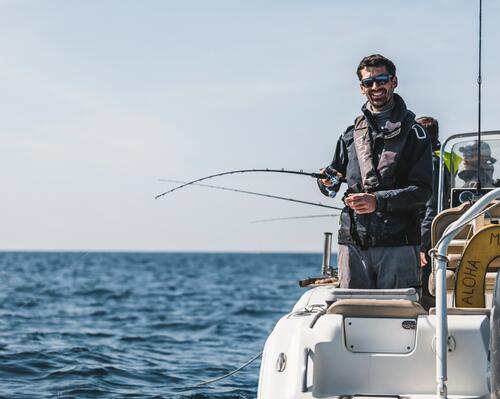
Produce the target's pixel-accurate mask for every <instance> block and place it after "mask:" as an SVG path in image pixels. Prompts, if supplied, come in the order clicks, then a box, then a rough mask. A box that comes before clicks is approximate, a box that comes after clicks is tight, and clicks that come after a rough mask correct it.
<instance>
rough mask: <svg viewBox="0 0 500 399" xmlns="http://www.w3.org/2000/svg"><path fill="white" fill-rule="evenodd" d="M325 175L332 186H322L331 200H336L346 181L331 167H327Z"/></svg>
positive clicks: (324, 171)
mask: <svg viewBox="0 0 500 399" xmlns="http://www.w3.org/2000/svg"><path fill="white" fill-rule="evenodd" d="M323 174H324V175H325V176H326V177H327V179H328V180H330V182H331V183H332V184H331V185H330V186H326V185H324V184H322V183H320V184H321V186H322V188H323V189H324V190H325V192H326V193H327V195H328V196H329V197H330V198H335V196H336V195H337V193H338V191H339V189H340V185H341V184H342V182H343V181H344V179H343V178H342V175H341V174H340V173H339V172H337V170H335V169H334V168H332V167H331V166H327V167H326V168H325V169H324V170H323Z"/></svg>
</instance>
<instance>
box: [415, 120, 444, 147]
mask: <svg viewBox="0 0 500 399" xmlns="http://www.w3.org/2000/svg"><path fill="white" fill-rule="evenodd" d="M415 121H416V122H417V123H419V124H421V125H422V126H423V127H425V130H427V133H429V137H430V139H431V140H432V141H436V140H437V139H438V137H439V122H438V121H437V119H434V118H432V117H430V116H420V117H418V118H417V119H415Z"/></svg>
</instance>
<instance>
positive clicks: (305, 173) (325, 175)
mask: <svg viewBox="0 0 500 399" xmlns="http://www.w3.org/2000/svg"><path fill="white" fill-rule="evenodd" d="M255 172H262V173H286V174H292V175H301V176H309V177H313V178H315V179H327V178H331V176H329V175H327V174H324V173H311V172H304V171H302V170H300V171H296V170H286V169H283V168H282V169H269V168H266V169H239V170H230V171H229V172H222V173H216V174H213V175H210V176H205V177H202V178H200V179H196V180H191V181H188V182H186V183H184V184H181V185H180V186H177V187H174V188H173V189H171V190H168V191H165V192H164V193H161V194H158V195H157V196H155V199H158V198H160V197H163V196H164V195H167V194H170V193H172V192H174V191H176V190H179V189H181V188H184V187H186V186H190V185H192V184H195V183H199V182H201V181H204V180H208V179H213V178H215V177H220V176H226V175H233V174H236V173H255Z"/></svg>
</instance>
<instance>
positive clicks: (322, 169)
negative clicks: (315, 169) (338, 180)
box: [319, 168, 333, 187]
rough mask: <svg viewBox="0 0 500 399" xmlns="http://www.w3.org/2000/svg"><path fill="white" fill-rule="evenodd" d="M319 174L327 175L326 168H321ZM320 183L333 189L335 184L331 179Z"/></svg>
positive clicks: (322, 180) (321, 180)
mask: <svg viewBox="0 0 500 399" xmlns="http://www.w3.org/2000/svg"><path fill="white" fill-rule="evenodd" d="M319 173H322V174H324V173H325V168H321V169H320V170H319ZM319 181H320V183H321V184H322V185H323V186H325V187H331V186H333V183H332V181H331V180H330V179H329V178H326V179H319Z"/></svg>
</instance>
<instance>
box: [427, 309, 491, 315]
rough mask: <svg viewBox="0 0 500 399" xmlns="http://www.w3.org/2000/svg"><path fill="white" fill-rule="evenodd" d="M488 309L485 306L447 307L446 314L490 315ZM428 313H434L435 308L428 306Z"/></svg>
mask: <svg viewBox="0 0 500 399" xmlns="http://www.w3.org/2000/svg"><path fill="white" fill-rule="evenodd" d="M490 310H491V309H486V308H448V309H447V314H448V315H450V316H454V315H480V316H487V317H490ZM429 314H431V315H435V314H436V308H430V309H429Z"/></svg>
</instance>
